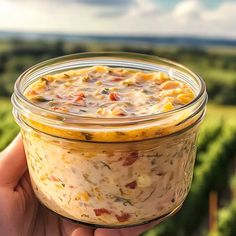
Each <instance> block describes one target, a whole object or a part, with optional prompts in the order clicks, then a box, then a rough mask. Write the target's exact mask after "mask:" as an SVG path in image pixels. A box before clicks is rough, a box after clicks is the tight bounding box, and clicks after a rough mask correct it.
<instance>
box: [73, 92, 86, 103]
mask: <svg viewBox="0 0 236 236" xmlns="http://www.w3.org/2000/svg"><path fill="white" fill-rule="evenodd" d="M84 99H85V95H84V93H83V92H80V93H77V94H76V98H75V102H79V101H81V100H84Z"/></svg>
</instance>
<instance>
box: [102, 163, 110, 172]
mask: <svg viewBox="0 0 236 236" xmlns="http://www.w3.org/2000/svg"><path fill="white" fill-rule="evenodd" d="M101 164H102V165H103V166H105V167H107V168H108V169H109V170H111V167H110V166H109V165H108V164H107V163H105V162H103V161H101Z"/></svg>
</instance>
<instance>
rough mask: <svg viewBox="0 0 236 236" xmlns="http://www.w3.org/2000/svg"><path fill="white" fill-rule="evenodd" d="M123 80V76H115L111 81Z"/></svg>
mask: <svg viewBox="0 0 236 236" xmlns="http://www.w3.org/2000/svg"><path fill="white" fill-rule="evenodd" d="M121 80H124V79H123V78H122V77H115V78H113V79H112V80H111V81H113V82H119V81H121Z"/></svg>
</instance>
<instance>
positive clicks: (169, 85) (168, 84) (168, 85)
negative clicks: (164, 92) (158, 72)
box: [161, 81, 180, 89]
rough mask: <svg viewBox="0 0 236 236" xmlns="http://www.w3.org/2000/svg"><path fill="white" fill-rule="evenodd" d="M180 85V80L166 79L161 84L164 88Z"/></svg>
mask: <svg viewBox="0 0 236 236" xmlns="http://www.w3.org/2000/svg"><path fill="white" fill-rule="evenodd" d="M179 86H180V84H179V82H177V81H166V82H164V83H163V84H162V85H161V88H162V89H175V88H178V87H179Z"/></svg>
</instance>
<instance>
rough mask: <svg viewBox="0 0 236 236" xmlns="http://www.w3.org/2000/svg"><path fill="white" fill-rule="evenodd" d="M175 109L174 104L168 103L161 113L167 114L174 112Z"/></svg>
mask: <svg viewBox="0 0 236 236" xmlns="http://www.w3.org/2000/svg"><path fill="white" fill-rule="evenodd" d="M174 108H175V107H174V106H173V104H172V103H171V102H167V103H166V104H164V105H163V106H162V108H161V111H163V112H166V111H171V110H173V109H174Z"/></svg>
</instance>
